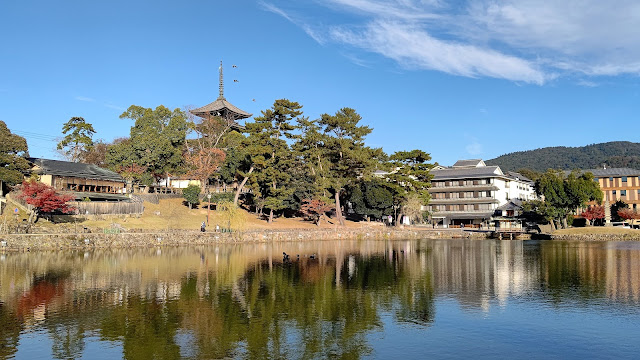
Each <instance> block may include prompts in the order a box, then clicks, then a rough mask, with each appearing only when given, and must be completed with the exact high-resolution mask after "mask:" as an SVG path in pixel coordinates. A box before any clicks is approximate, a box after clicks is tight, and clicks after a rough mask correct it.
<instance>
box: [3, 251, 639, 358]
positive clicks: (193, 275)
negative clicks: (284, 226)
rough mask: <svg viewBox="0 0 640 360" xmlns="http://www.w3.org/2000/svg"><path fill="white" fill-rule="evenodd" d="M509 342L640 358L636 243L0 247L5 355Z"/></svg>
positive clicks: (251, 354) (273, 351)
mask: <svg viewBox="0 0 640 360" xmlns="http://www.w3.org/2000/svg"><path fill="white" fill-rule="evenodd" d="M283 252H286V253H287V254H289V256H290V258H289V261H283V256H282V253H283ZM298 255H299V256H298ZM512 357H520V358H528V359H531V358H533V359H554V358H555V359H567V358H575V359H585V358H616V359H621V358H629V359H631V358H636V359H637V358H638V357H640V243H636V242H624V243H614V242H557V241H554V242H551V241H542V242H538V241H502V242H500V241H490V240H483V241H478V240H475V241H470V240H419V241H364V240H360V241H335V242H334V241H319V242H305V243H287V242H281V243H273V244H240V245H219V246H208V247H180V248H168V247H162V248H146V249H134V250H130V249H123V250H97V251H89V252H83V251H82V252H38V253H0V359H5V358H15V359H51V358H54V359H70V358H85V359H117V358H125V359H150V358H154V359H178V358H187V359H210V358H258V359H263V358H285V359H309V358H348V359H357V358H402V359H413V358H474V359H479V358H512Z"/></svg>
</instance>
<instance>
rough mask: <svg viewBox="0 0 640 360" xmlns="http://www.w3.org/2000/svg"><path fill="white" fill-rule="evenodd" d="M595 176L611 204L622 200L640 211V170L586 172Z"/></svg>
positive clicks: (624, 169) (622, 169) (611, 169)
mask: <svg viewBox="0 0 640 360" xmlns="http://www.w3.org/2000/svg"><path fill="white" fill-rule="evenodd" d="M585 172H590V173H592V174H593V176H594V177H595V179H596V180H597V181H598V183H599V184H600V188H601V189H602V192H603V193H604V199H603V200H609V203H610V204H613V203H615V202H616V201H619V200H622V201H624V202H625V203H627V204H628V205H629V207H630V208H632V209H640V170H636V169H630V168H610V169H606V168H605V169H591V170H585Z"/></svg>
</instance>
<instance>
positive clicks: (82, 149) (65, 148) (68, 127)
mask: <svg viewBox="0 0 640 360" xmlns="http://www.w3.org/2000/svg"><path fill="white" fill-rule="evenodd" d="M62 133H63V134H65V137H64V138H63V139H62V141H60V142H59V143H58V150H61V151H62V152H63V154H64V155H65V156H66V157H68V158H69V159H70V160H71V161H73V162H79V161H81V160H82V159H83V155H84V153H86V152H88V151H89V150H90V149H91V147H93V134H95V133H96V131H95V130H94V129H93V125H91V124H89V123H88V122H86V121H85V120H84V119H83V118H81V117H75V116H74V117H72V118H71V119H69V121H67V122H66V123H64V125H62Z"/></svg>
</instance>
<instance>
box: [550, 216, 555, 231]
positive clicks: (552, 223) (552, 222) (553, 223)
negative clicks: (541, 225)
mask: <svg viewBox="0 0 640 360" xmlns="http://www.w3.org/2000/svg"><path fill="white" fill-rule="evenodd" d="M549 224H551V232H554V231H556V220H555V219H551V221H549Z"/></svg>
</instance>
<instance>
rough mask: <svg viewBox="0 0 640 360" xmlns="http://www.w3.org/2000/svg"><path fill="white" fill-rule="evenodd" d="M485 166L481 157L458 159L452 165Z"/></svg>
mask: <svg viewBox="0 0 640 360" xmlns="http://www.w3.org/2000/svg"><path fill="white" fill-rule="evenodd" d="M480 166H486V165H485V163H484V161H482V160H481V159H470V160H458V161H456V163H455V164H453V167H480Z"/></svg>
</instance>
